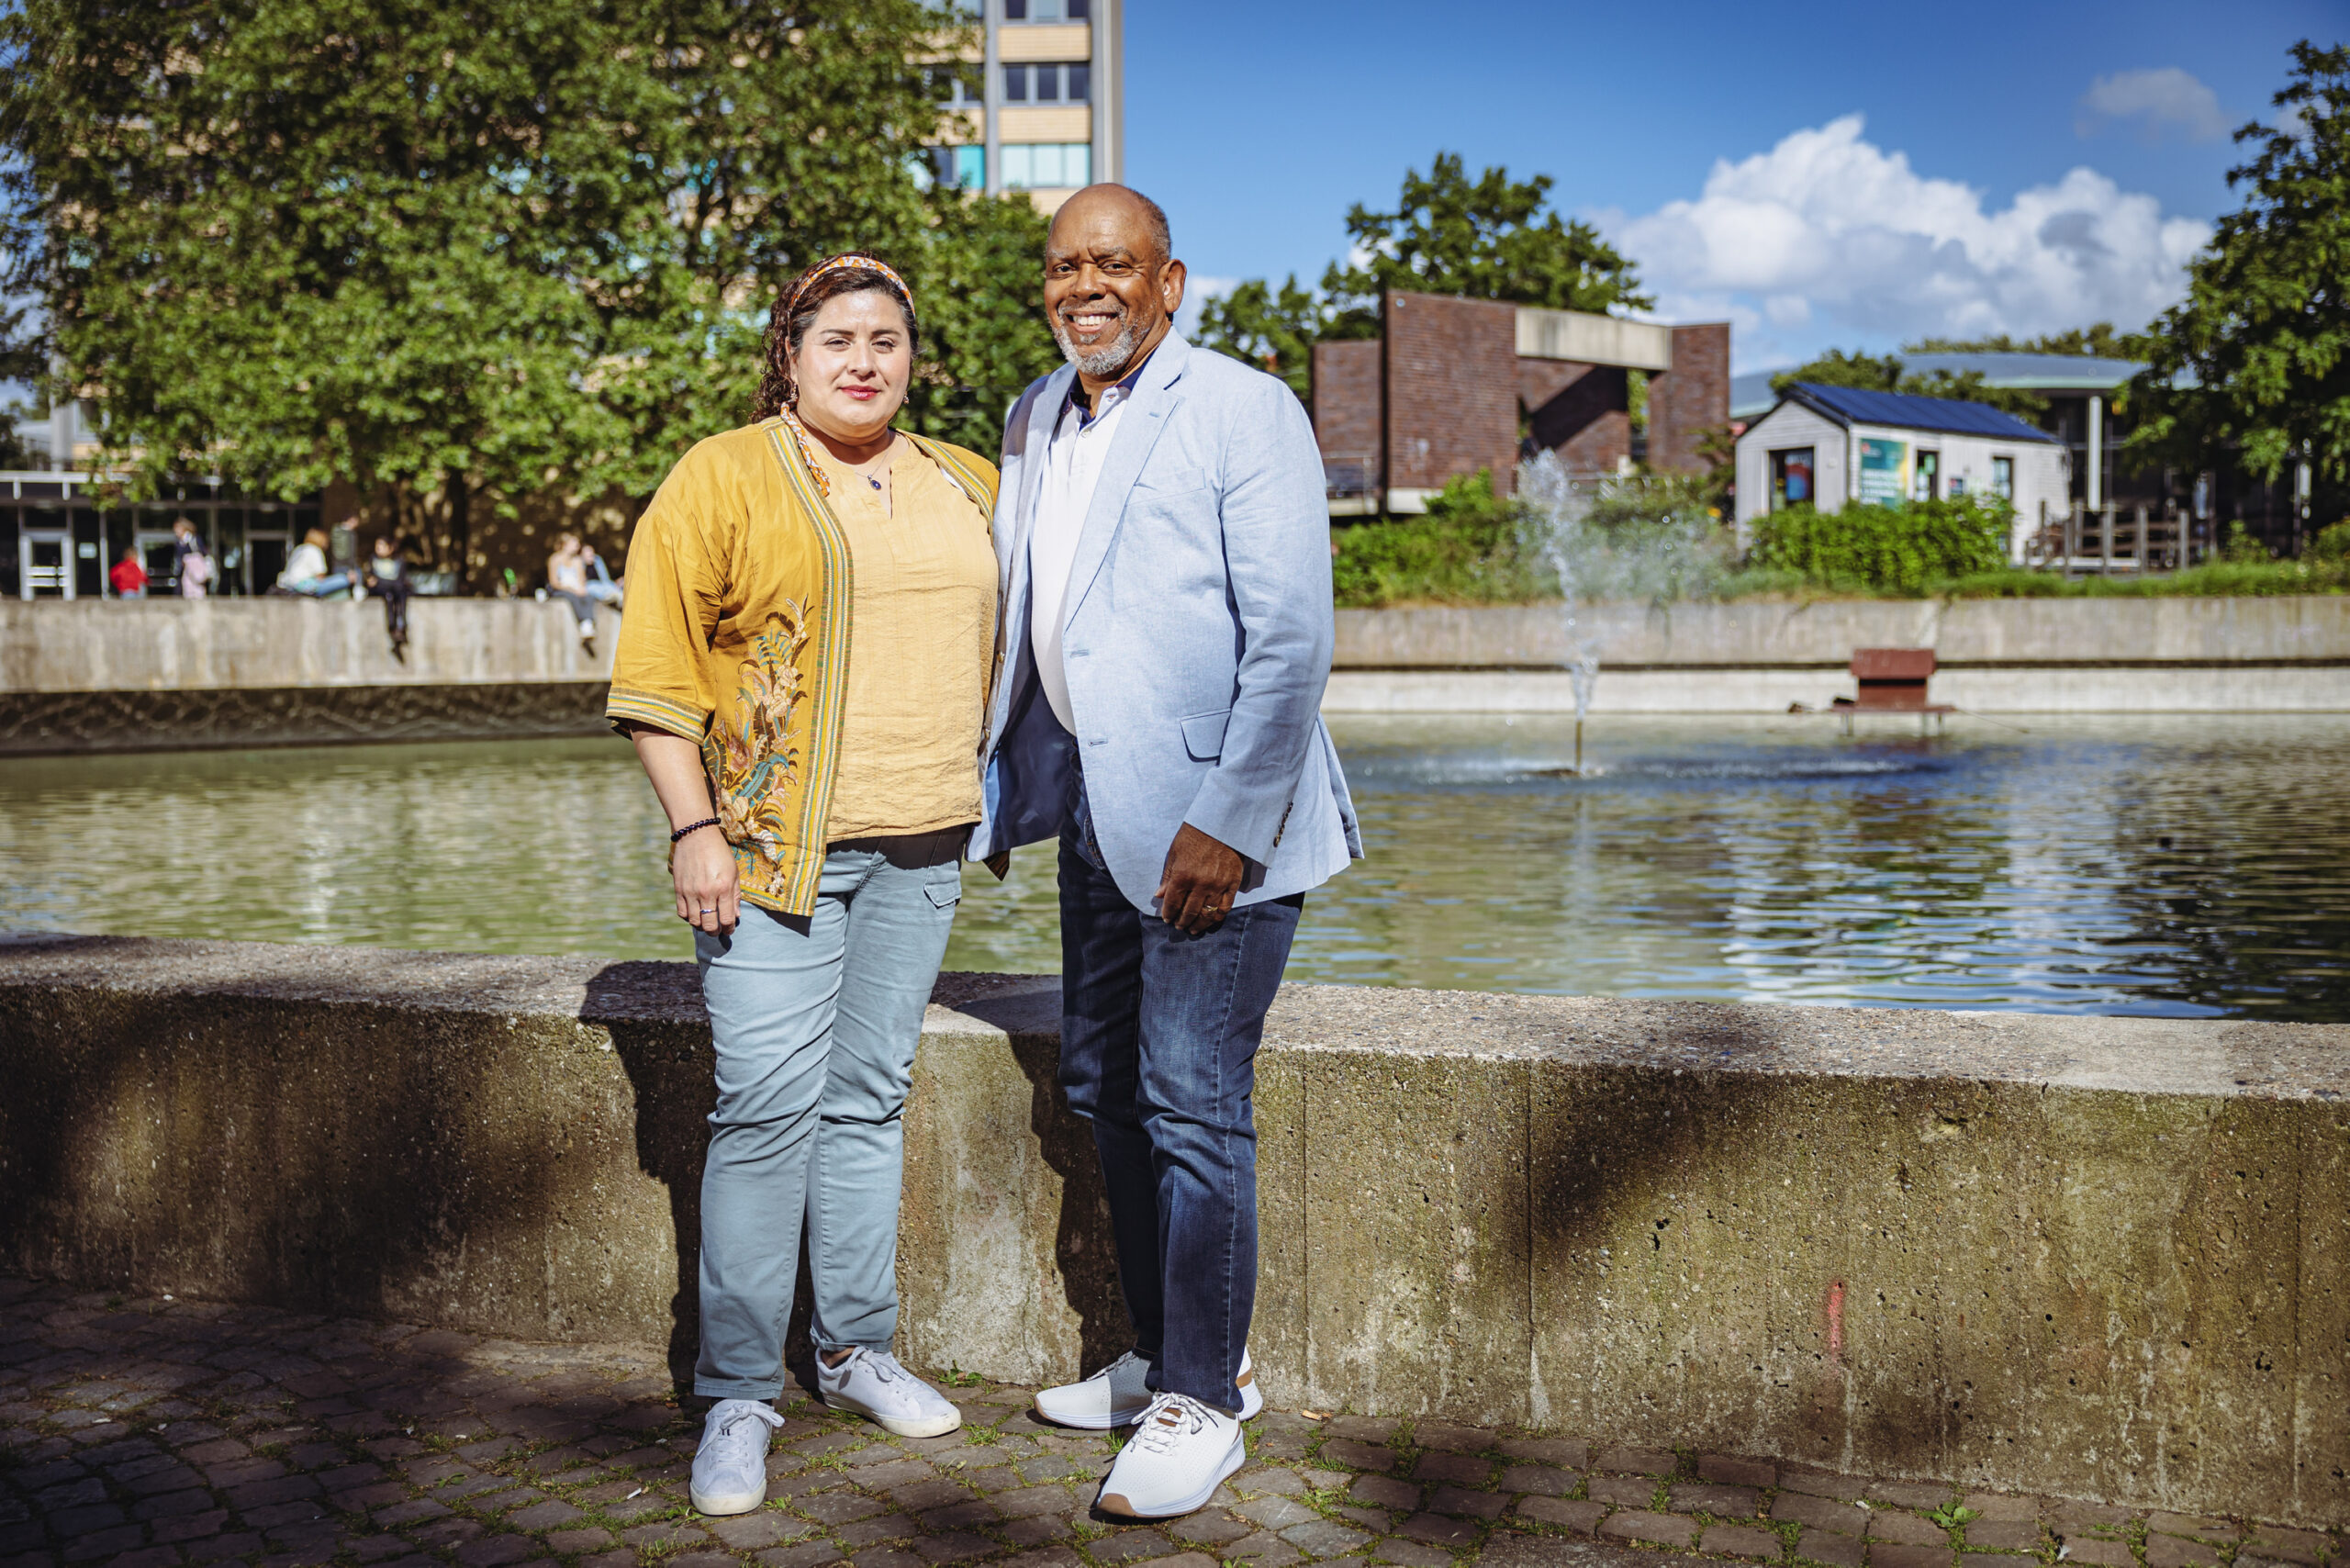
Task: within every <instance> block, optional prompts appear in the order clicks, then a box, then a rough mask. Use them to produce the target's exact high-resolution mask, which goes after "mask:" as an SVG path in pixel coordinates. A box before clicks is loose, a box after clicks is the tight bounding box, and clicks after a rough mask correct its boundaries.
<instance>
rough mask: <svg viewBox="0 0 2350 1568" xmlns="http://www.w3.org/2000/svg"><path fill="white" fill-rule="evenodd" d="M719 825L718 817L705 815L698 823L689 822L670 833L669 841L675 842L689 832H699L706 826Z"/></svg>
mask: <svg viewBox="0 0 2350 1568" xmlns="http://www.w3.org/2000/svg"><path fill="white" fill-rule="evenodd" d="M717 825H718V819H717V818H716V817H704V818H702V819H701V821H699V822H698V823H687V824H686V825H685V826H683V827H681V828H679V829H678V830H677V832H675V833H673V834H670V835H669V842H670V843H672V844H675V843H677V841H678V840H679V839H681V838H683V837H685V836H686V834H689V833H699V832H700V831H701V830H702V829H704V828H706V827H716V826H717Z"/></svg>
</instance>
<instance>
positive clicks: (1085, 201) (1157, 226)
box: [1053, 183, 1175, 263]
mask: <svg viewBox="0 0 2350 1568" xmlns="http://www.w3.org/2000/svg"><path fill="white" fill-rule="evenodd" d="M1102 218H1110V219H1111V220H1113V221H1115V222H1120V223H1126V224H1135V225H1138V226H1139V230H1140V233H1141V234H1147V237H1148V242H1149V245H1150V252H1151V259H1152V260H1154V261H1157V262H1160V263H1164V262H1166V261H1168V260H1169V258H1171V257H1172V256H1173V255H1174V254H1175V234H1174V230H1171V229H1169V227H1168V224H1167V209H1166V208H1165V207H1160V206H1159V205H1158V203H1157V202H1155V201H1153V200H1151V199H1150V198H1149V197H1148V196H1145V195H1143V194H1142V192H1140V191H1138V190H1135V189H1133V188H1131V187H1129V186H1126V185H1109V184H1106V183H1105V184H1102V185H1088V186H1086V187H1085V188H1084V189H1083V190H1081V191H1080V192H1078V193H1077V194H1076V195H1075V196H1071V197H1069V199H1068V200H1067V201H1065V202H1063V203H1061V206H1060V210H1059V211H1058V212H1056V213H1055V214H1053V229H1054V231H1055V232H1058V231H1059V230H1060V227H1061V225H1062V224H1063V223H1064V222H1067V223H1069V224H1070V225H1071V226H1072V227H1075V226H1078V225H1088V226H1090V225H1091V224H1092V223H1094V222H1098V221H1099V220H1100V219H1102Z"/></svg>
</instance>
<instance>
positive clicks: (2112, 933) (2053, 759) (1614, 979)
mask: <svg viewBox="0 0 2350 1568" xmlns="http://www.w3.org/2000/svg"><path fill="white" fill-rule="evenodd" d="M1334 728H1336V730H1337V736H1338V742H1339V747H1340V750H1341V751H1342V753H1343V754H1344V756H1345V758H1346V762H1347V766H1348V773H1349V776H1350V777H1351V778H1352V780H1353V783H1354V787H1355V791H1356V799H1357V803H1358V805H1359V807H1360V811H1361V813H1362V818H1363V830H1364V836H1365V840H1366V843H1367V846H1368V847H1369V849H1370V852H1371V857H1370V858H1369V859H1368V860H1367V861H1365V862H1363V863H1361V864H1360V865H1358V866H1356V867H1355V868H1353V869H1352V870H1351V871H1349V872H1348V874H1346V875H1345V876H1344V877H1342V878H1340V879H1338V880H1337V881H1336V882H1334V883H1332V884H1331V885H1330V886H1329V887H1328V888H1326V889H1325V890H1322V891H1321V892H1319V893H1317V894H1315V895H1314V896H1313V897H1311V898H1309V900H1308V901H1307V906H1306V918H1305V922H1304V926H1303V927H1302V929H1301V933H1300V936H1299V941H1298V946H1297V951H1296V954H1295V956H1294V957H1293V958H1292V960H1291V964H1290V975H1291V978H1292V979H1296V980H1347V981H1357V982H1362V983H1369V984H1378V985H1418V986H1445V987H1459V988H1470V989H1477V990H1488V991H1558V992H1568V993H1596V994H1608V995H1618V996H1649V997H1695V998H1707V999H1716V1000H1725V1001H1728V1000H1749V1001H1753V1000H1764V1001H1788V1002H1847V1003H1872V1004H1880V1005H1898V1006H1928V1007H1959V1008H2020V1009H2029V1010H2033V1011H2042V1012H2080V1013H2109V1014H2124V1013H2126V1014H2175V1015H2212V1014H2239V1015H2256V1016H2263V1017H2270V1018H2293V1019H2308V1020H2328V1021H2343V1020H2350V812H2345V811H2344V805H2345V792H2344V779H2345V778H2350V718H2336V717H2331V716H2327V717H2317V718H2311V717H2307V716H2293V717H2284V716H2278V717H2273V718H2271V717H2235V718H2226V719H2218V720H2214V719H2209V718H2200V717H2179V718H2175V719H2174V718H2162V719H2145V718H2053V717H2043V718H2032V719H2027V720H2024V721H2022V722H2020V725H2018V724H1998V723H1995V722H1992V721H1989V720H1986V719H1971V718H1960V719H1957V720H1955V721H1953V726H1952V730H1951V733H1950V734H1947V735H1945V736H1942V737H1938V738H1922V737H1919V736H1916V735H1914V734H1903V733H1901V732H1900V731H1899V730H1898V729H1897V728H1885V729H1880V730H1877V731H1874V732H1871V731H1868V730H1866V729H1865V728H1864V729H1863V733H1862V734H1860V735H1859V736H1857V737H1855V738H1853V739H1850V740H1848V739H1845V738H1843V737H1842V736H1841V734H1839V733H1838V732H1837V729H1836V727H1835V724H1834V722H1832V721H1830V720H1827V719H1822V718H1808V719H1806V718H1796V717H1790V718H1786V719H1776V720H1762V719H1758V720H1740V719H1724V718H1717V717H1707V718H1675V719H1622V718H1609V719H1606V720H1599V721H1594V722H1593V723H1592V724H1591V726H1590V728H1589V731H1588V732H1587V735H1586V740H1585V756H1586V761H1587V763H1588V764H1589V768H1588V771H1587V772H1586V773H1585V774H1584V775H1583V776H1581V777H1576V776H1572V775H1571V774H1567V773H1565V772H1563V771H1562V770H1563V768H1564V767H1565V765H1566V764H1567V763H1568V762H1569V761H1570V759H1571V758H1572V729H1571V725H1570V723H1569V722H1566V721H1562V720H1550V719H1543V718H1527V717H1521V718H1518V719H1516V721H1515V722H1512V721H1507V720H1504V719H1502V718H1499V717H1487V716H1478V717H1473V718H1459V719H1424V718H1410V719H1404V718H1393V719H1371V718H1345V719H1342V720H1339V721H1337V722H1334ZM663 836H664V824H663V823H662V821H661V818H660V815H659V812H658V810H657V809H656V807H655V804H654V801H653V797H652V793H651V790H649V789H648V788H647V787H646V786H645V784H644V782H643V778H642V776H641V775H640V774H639V773H638V771H637V769H636V765H635V760H634V758H633V756H632V754H631V753H630V751H629V750H628V748H627V747H626V746H625V745H621V743H619V742H617V741H601V740H583V741H556V742H547V741H534V742H524V743H513V744H482V745H474V744H442V745H414V746H353V747H340V748H331V749H325V748H322V749H316V750H298V751H264V752H239V753H210V754H204V753H174V754H158V755H149V756H128V757H75V758H40V759H30V760H17V761H8V762H5V763H0V925H5V926H6V927H8V928H13V929H18V930H75V931H93V932H120V933H128V934H138V935H159V936H228V937H246V938H256V939H267V940H275V941H292V942H357V943H374V944H380V945H385V946H403V947H442V948H467V949H475V950H486V951H494V952H517V953H586V954H600V955H607V956H610V957H614V958H646V957H652V958H685V957H688V956H689V954H690V944H689V943H688V941H687V939H686V937H685V934H684V932H683V929H682V927H680V926H679V925H678V924H677V921H676V918H675V916H674V915H672V914H671V913H669V896H668V890H667V886H668V885H667V878H666V873H665V872H664V871H663V869H662V849H663V846H662V839H663ZM965 890H966V896H965V899H964V902H963V907H962V912H961V915H960V918H959V920H958V922H957V927H956V932H955V938H954V943H953V946H952V947H951V948H950V950H949V953H948V957H947V961H948V963H949V965H950V966H952V967H955V968H958V969H1053V968H1056V967H1057V962H1058V949H1057V934H1056V920H1055V914H1054V878H1053V867H1052V857H1051V855H1050V853H1049V851H1048V850H1046V849H1043V848H1036V849H1029V850H1025V851H1023V852H1021V853H1020V854H1018V855H1016V856H1015V857H1013V874H1012V876H1011V878H1010V879H1008V880H1007V881H1006V882H1004V883H1002V884H997V883H996V882H995V881H994V880H993V879H991V878H990V877H989V876H988V874H987V873H986V872H985V871H984V870H983V869H980V868H977V867H973V868H968V869H967V873H966V878H965Z"/></svg>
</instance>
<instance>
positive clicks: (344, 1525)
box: [0, 1279, 2350, 1568]
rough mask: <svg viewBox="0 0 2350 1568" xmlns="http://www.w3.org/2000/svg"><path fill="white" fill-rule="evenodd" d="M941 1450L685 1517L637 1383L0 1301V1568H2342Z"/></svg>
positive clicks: (1267, 1427) (1912, 1514) (1413, 1477)
mask: <svg viewBox="0 0 2350 1568" xmlns="http://www.w3.org/2000/svg"><path fill="white" fill-rule="evenodd" d="M951 1393H952V1394H953V1396H954V1397H955V1398H956V1399H957V1400H958V1401H959V1402H960V1403H961V1405H962V1407H963V1411H964V1414H965V1417H966V1418H967V1420H968V1425H967V1426H966V1427H965V1428H964V1429H963V1430H962V1431H960V1432H957V1433H955V1434H954V1435H952V1436H949V1437H946V1438H938V1439H926V1440H916V1439H894V1438H890V1437H889V1436H887V1435H886V1434H884V1433H881V1432H879V1431H878V1430H877V1429H876V1428H873V1427H871V1426H869V1425H867V1424H865V1423H863V1422H859V1421H855V1420H849V1419H845V1418H840V1417H834V1416H832V1415H831V1414H829V1413H828V1412H826V1411H825V1410H823V1409H822V1407H821V1406H817V1405H816V1404H815V1403H813V1402H812V1401H811V1400H809V1399H807V1398H804V1397H798V1396H796V1395H795V1397H794V1398H793V1399H792V1400H791V1401H789V1402H788V1403H786V1404H785V1406H784V1413H785V1414H786V1415H787V1416H788V1417H789V1421H788V1423H787V1424H786V1426H785V1427H784V1428H783V1430H782V1431H780V1432H779V1433H778V1434H777V1438H776V1447H775V1450H774V1453H773V1457H772V1458H771V1460H770V1461H769V1464H768V1473H769V1475H770V1476H771V1478H772V1479H771V1480H770V1482H769V1486H768V1495H769V1501H768V1503H767V1506H766V1507H764V1508H762V1509H760V1510H759V1511H758V1512H756V1513H754V1514H748V1515H744V1516H743V1517H741V1518H732V1519H702V1518H698V1517H696V1516H695V1514H694V1513H693V1511H692V1510H691V1509H690V1508H689V1507H688V1505H687V1502H686V1479H687V1472H688V1462H689V1458H690V1455H691V1454H692V1452H693V1448H694V1442H695V1438H696V1435H697V1433H698V1431H699V1412H698V1411H696V1410H694V1409H691V1408H686V1409H681V1408H680V1407H679V1406H678V1405H677V1401H676V1399H675V1397H674V1394H673V1390H672V1385H671V1383H670V1379H669V1377H668V1375H667V1372H666V1368H665V1366H664V1365H663V1361H662V1358H661V1356H660V1354H659V1353H658V1352H657V1351H655V1350H638V1349H632V1348H613V1347H582V1346H568V1345H538V1344H522V1343H518V1342H514V1341H508V1340H495V1339H483V1338H473V1337H470V1336H467V1335H463V1334H454V1333H449V1332H445V1331H439V1330H420V1329H418V1328H415V1327H408V1326H403V1325H398V1324H386V1323H373V1322H361V1321H354V1320H351V1319H328V1318H322V1317H314V1316H298V1315H294V1314H288V1313H282V1312H275V1311H271V1310H269V1309H266V1308H260V1307H232V1306H222V1305H216V1304H207V1303H198V1302H187V1301H173V1300H172V1299H171V1298H169V1297H163V1298H161V1299H156V1300H140V1301H124V1300H121V1299H120V1298H118V1297H108V1296H103V1295H86V1294H72V1293H69V1292H66V1291H64V1290H62V1289H58V1288H53V1287H49V1286H42V1285H35V1284H31V1283H28V1282H24V1281H21V1280H10V1279H0V1568H55V1565H57V1564H61V1563H80V1562H91V1563H112V1564H114V1565H115V1568H175V1565H178V1564H199V1563H215V1562H259V1563H263V1564H270V1565H277V1564H284V1565H287V1568H291V1565H295V1564H308V1563H317V1564H324V1563H341V1564H348V1565H352V1568H362V1565H385V1568H438V1565H442V1564H448V1563H454V1564H457V1565H459V1568H498V1565H501V1564H508V1563H526V1564H545V1565H549V1568H553V1565H555V1564H573V1565H576V1568H637V1565H638V1564H640V1563H647V1564H649V1563H666V1564H668V1565H670V1568H721V1565H722V1564H733V1563H758V1564H764V1565H766V1568H818V1565H819V1564H826V1563H834V1562H838V1563H842V1564H843V1565H844V1568H932V1565H946V1564H957V1563H964V1562H982V1561H988V1560H994V1561H996V1562H1001V1563H1002V1564H1004V1565H1005V1568H1119V1565H1123V1564H1128V1563H1139V1562H1146V1561H1151V1560H1157V1561H1158V1562H1159V1564H1160V1568H1217V1564H1218V1562H1222V1563H1224V1564H1229V1565H1231V1568H1291V1565H1292V1564H1301V1563H1304V1562H1309V1561H1312V1562H1319V1563H1321V1564H1325V1565H1326V1568H1368V1565H1369V1564H1371V1563H1373V1562H1380V1563H1392V1564H1396V1565H1398V1568H1451V1565H1452V1564H1454V1563H1455V1562H1464V1563H1465V1562H1468V1561H1469V1560H1472V1559H1474V1558H1476V1557H1478V1556H1480V1555H1482V1556H1483V1557H1484V1558H1485V1559H1487V1560H1488V1561H1489V1562H1490V1563H1491V1564H1493V1565H1494V1568H1535V1565H1537V1564H1551V1563H1565V1562H1577V1561H1580V1562H1584V1563H1590V1564H1594V1565H1605V1568H1653V1565H1655V1564H1657V1563H1659V1562H1662V1557H1663V1553H1662V1552H1661V1551H1659V1550H1658V1549H1660V1548H1662V1549H1671V1550H1672V1551H1673V1552H1675V1553H1690V1552H1695V1553H1698V1554H1702V1555H1707V1556H1714V1557H1720V1558H1730V1559H1742V1560H1745V1561H1748V1562H1780V1563H1790V1564H1792V1563H1798V1562H1809V1563H1816V1564H1820V1565H1822V1568H2033V1564H2034V1563H2035V1562H2036V1563H2041V1564H2049V1563H2053V1562H2056V1561H2057V1560H2059V1559H2061V1560H2063V1561H2065V1562H2071V1563H2082V1564H2094V1565H2096V1568H2220V1565H2223V1564H2225V1565H2232V1568H2265V1565H2279V1568H2281V1565H2286V1564H2290V1565H2293V1568H2350V1565H2344V1562H2343V1557H2342V1546H2343V1542H2342V1540H2341V1539H2340V1537H2339V1535H2323V1534H2319V1533H2316V1532H2312V1531H2308V1530H2297V1529H2278V1528H2270V1527H2264V1526H2261V1525H2259V1524H2257V1523H2256V1522H2250V1521H2242V1520H2229V1519H2213V1518H2186V1517H2182V1516H2179V1515H2175V1514H2164V1513H2152V1514H2149V1513H2144V1512H2139V1511H2132V1510H2130V1509H2126V1508H2111V1507H2103V1506H2095V1505H2090V1504H2081V1503H2067V1502H2064V1501H2061V1500H2056V1499H2045V1498H2033V1497H2020V1496H2007V1495H1983V1494H1972V1495H1961V1494H1960V1493H1959V1492H1957V1491H1956V1490H1955V1489H1953V1488H1952V1487H1949V1486H1943V1485H1928V1484H1917V1483H1910V1482H1897V1481H1879V1480H1872V1479H1869V1478H1867V1477H1864V1476H1846V1475H1836V1474H1829V1473H1823V1472H1818V1471H1813V1470H1806V1469H1800V1468H1796V1467H1791V1466H1785V1465H1776V1464H1773V1463H1770V1462H1762V1461H1756V1460H1751V1459H1741V1458H1738V1457H1735V1456H1730V1455H1718V1454H1706V1453H1697V1452H1694V1451H1678V1452H1675V1451H1669V1450H1662V1449H1657V1450H1645V1449H1612V1450H1595V1449H1594V1448H1593V1446H1592V1445H1590V1444H1588V1443H1586V1442H1583V1441H1582V1440H1579V1439H1573V1438H1566V1437H1523V1436H1513V1435H1509V1434H1505V1433H1501V1432H1494V1431H1486V1430H1477V1429H1472V1428H1461V1427H1452V1426H1446V1425H1442V1424H1439V1423H1437V1422H1433V1421H1418V1422H1413V1423H1409V1424H1404V1423H1398V1422H1394V1421H1388V1420H1373V1419H1368V1418H1364V1417H1343V1416H1342V1417H1337V1418H1325V1417H1315V1416H1314V1415H1312V1414H1310V1413H1309V1414H1295V1413H1292V1414H1278V1413H1273V1412H1268V1413H1266V1414H1265V1415H1264V1416H1263V1417H1260V1418H1259V1419H1258V1420H1257V1421H1255V1422H1252V1423H1251V1424H1250V1427H1251V1430H1250V1436H1249V1439H1248V1449H1249V1461H1250V1462H1249V1465H1248V1469H1246V1470H1245V1471H1243V1472H1242V1473H1239V1474H1237V1475H1236V1476H1234V1477H1233V1478H1232V1481H1231V1483H1230V1484H1229V1485H1228V1486H1227V1487H1226V1488H1225V1490H1224V1491H1222V1492H1219V1493H1218V1494H1217V1495H1216V1497H1215V1499H1214V1502H1213V1503H1212V1504H1211V1505H1210V1506H1208V1507H1207V1508H1205V1509H1203V1511H1201V1512H1199V1513H1197V1514H1194V1515H1192V1516H1191V1517H1190V1518H1184V1519H1179V1520H1173V1521H1169V1522H1166V1523H1163V1524H1159V1525H1156V1526H1151V1527H1147V1528H1136V1527H1134V1526H1131V1525H1129V1524H1127V1523H1125V1522H1124V1521H1119V1520H1113V1519H1110V1518H1106V1517H1102V1516H1098V1515H1096V1514H1094V1513H1093V1512H1091V1506H1090V1505H1091V1499H1092V1495H1093V1492H1094V1489H1095V1484H1096V1482H1097V1479H1098V1477H1099V1476H1100V1475H1101V1474H1102V1473H1103V1472H1104V1471H1105V1470H1107V1469H1108V1467H1109V1464H1110V1460H1111V1456H1112V1454H1113V1452H1114V1451H1115V1442H1114V1440H1113V1439H1111V1438H1108V1437H1104V1436H1091V1435H1084V1434H1075V1433H1068V1432H1063V1431H1059V1430H1057V1429H1055V1428H1047V1427H1043V1426H1039V1425H1038V1424H1036V1423H1035V1421H1034V1420H1033V1419H1031V1418H1030V1417H1029V1416H1028V1414H1027V1409H1028V1391H1027V1390H1025V1389H1019V1388H1006V1387H1002V1386H1000V1385H996V1384H992V1383H969V1384H968V1385H967V1386H957V1387H954V1388H953V1389H952V1390H951Z"/></svg>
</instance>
